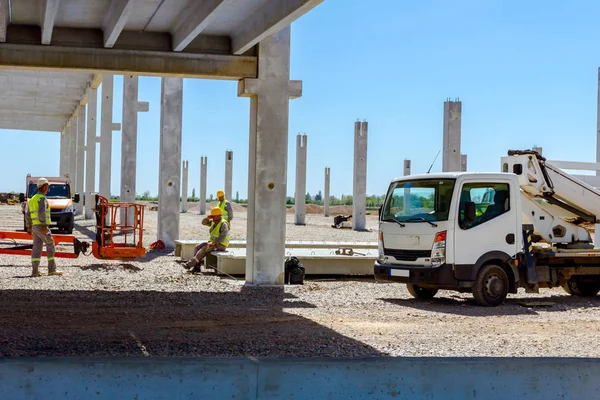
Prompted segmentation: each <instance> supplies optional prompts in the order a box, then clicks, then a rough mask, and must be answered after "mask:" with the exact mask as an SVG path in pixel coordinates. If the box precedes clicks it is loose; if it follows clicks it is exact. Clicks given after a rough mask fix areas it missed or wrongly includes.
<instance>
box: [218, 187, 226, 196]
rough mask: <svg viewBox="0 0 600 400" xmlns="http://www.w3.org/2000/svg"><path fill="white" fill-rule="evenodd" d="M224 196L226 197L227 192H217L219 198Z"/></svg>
mask: <svg viewBox="0 0 600 400" xmlns="http://www.w3.org/2000/svg"><path fill="white" fill-rule="evenodd" d="M223 196H225V192H224V191H223V189H219V190H217V197H223Z"/></svg>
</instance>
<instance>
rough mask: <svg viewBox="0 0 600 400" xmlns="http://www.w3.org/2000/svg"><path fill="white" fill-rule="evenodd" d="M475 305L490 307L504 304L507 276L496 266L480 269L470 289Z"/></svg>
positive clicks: (506, 292) (506, 291)
mask: <svg viewBox="0 0 600 400" xmlns="http://www.w3.org/2000/svg"><path fill="white" fill-rule="evenodd" d="M471 290H472V293H473V297H474V298H475V301H476V302H477V304H479V305H482V306H486V307H490V306H498V305H500V304H502V303H504V300H506V295H507V294H508V276H506V272H504V270H503V269H502V268H501V267H499V266H498V265H494V264H489V265H486V266H485V267H483V268H481V270H480V271H479V274H478V275H477V279H476V280H475V283H474V284H473V288H472V289H471Z"/></svg>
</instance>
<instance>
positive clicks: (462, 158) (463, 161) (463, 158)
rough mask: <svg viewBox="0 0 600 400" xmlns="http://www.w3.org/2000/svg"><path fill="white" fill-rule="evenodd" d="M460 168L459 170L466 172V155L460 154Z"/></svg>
mask: <svg viewBox="0 0 600 400" xmlns="http://www.w3.org/2000/svg"><path fill="white" fill-rule="evenodd" d="M460 170H461V172H467V155H466V154H461V155H460Z"/></svg>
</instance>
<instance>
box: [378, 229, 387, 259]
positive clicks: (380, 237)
mask: <svg viewBox="0 0 600 400" xmlns="http://www.w3.org/2000/svg"><path fill="white" fill-rule="evenodd" d="M377 249H378V250H379V257H378V258H377V261H379V262H380V263H382V262H384V261H385V253H384V251H383V232H381V231H380V232H379V240H377Z"/></svg>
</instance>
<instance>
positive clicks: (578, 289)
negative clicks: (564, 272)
mask: <svg viewBox="0 0 600 400" xmlns="http://www.w3.org/2000/svg"><path fill="white" fill-rule="evenodd" d="M563 289H564V290H565V292H567V293H569V294H570V295H571V296H580V297H594V296H596V295H597V294H598V292H600V282H598V281H587V282H586V281H584V280H583V279H581V278H580V277H577V278H571V279H569V281H568V282H567V283H566V285H564V286H563Z"/></svg>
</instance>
